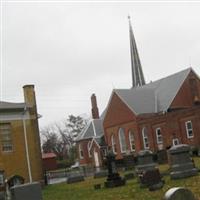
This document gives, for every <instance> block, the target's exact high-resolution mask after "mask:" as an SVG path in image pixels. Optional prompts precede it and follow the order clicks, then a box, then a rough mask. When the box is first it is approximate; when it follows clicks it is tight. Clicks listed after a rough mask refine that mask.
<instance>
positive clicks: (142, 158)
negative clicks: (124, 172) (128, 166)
mask: <svg viewBox="0 0 200 200" xmlns="http://www.w3.org/2000/svg"><path fill="white" fill-rule="evenodd" d="M155 167H156V163H155V162H154V161H153V153H152V152H151V151H150V150H142V151H139V152H138V154H137V165H136V171H137V172H138V173H140V172H142V171H146V170H152V169H155Z"/></svg>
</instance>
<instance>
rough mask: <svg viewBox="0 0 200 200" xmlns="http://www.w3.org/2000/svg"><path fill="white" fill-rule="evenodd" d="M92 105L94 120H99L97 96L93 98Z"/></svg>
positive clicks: (93, 95)
mask: <svg viewBox="0 0 200 200" xmlns="http://www.w3.org/2000/svg"><path fill="white" fill-rule="evenodd" d="M91 104H92V118H93V119H99V109H98V107H97V99H96V96H95V94H92V96H91Z"/></svg>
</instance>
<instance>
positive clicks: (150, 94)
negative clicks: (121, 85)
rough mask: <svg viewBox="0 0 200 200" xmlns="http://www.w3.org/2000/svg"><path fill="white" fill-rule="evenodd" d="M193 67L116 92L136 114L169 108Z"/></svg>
mask: <svg viewBox="0 0 200 200" xmlns="http://www.w3.org/2000/svg"><path fill="white" fill-rule="evenodd" d="M190 71H191V68H189V69H186V70H183V71H181V72H178V73H175V74H173V75H171V76H168V77H165V78H163V79H160V80H157V81H155V82H151V83H149V84H147V85H144V86H142V87H138V88H132V89H118V90H116V93H117V94H118V95H119V96H120V98H121V99H122V100H123V101H124V102H125V103H126V104H127V106H129V107H130V108H131V110H132V111H133V112H135V113H136V114H143V113H156V112H161V111H165V110H167V109H168V108H169V107H170V105H171V103H172V101H173V99H174V98H175V96H176V94H177V93H178V91H179V89H180V88H181V86H182V84H183V82H184V81H185V79H186V78H187V76H188V75H189V73H190Z"/></svg>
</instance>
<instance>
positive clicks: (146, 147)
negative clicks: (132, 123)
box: [142, 127, 150, 149]
mask: <svg viewBox="0 0 200 200" xmlns="http://www.w3.org/2000/svg"><path fill="white" fill-rule="evenodd" d="M145 130H146V132H145ZM144 134H146V135H144ZM142 138H143V146H144V149H149V148H150V147H149V137H148V131H147V128H146V127H143V129H142ZM145 139H146V140H147V142H146V141H145ZM146 144H147V145H148V146H146Z"/></svg>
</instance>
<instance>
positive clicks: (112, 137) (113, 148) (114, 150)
mask: <svg viewBox="0 0 200 200" xmlns="http://www.w3.org/2000/svg"><path fill="white" fill-rule="evenodd" d="M111 143H112V150H113V153H115V154H116V153H117V145H116V140H115V136H114V134H112V136H111Z"/></svg>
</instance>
